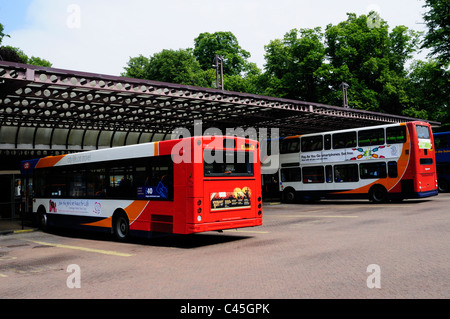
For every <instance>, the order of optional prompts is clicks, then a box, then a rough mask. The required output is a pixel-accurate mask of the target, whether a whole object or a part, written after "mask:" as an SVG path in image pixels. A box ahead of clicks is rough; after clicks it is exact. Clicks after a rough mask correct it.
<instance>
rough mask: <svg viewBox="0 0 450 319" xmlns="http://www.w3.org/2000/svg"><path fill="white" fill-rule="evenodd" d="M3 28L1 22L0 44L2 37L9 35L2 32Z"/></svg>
mask: <svg viewBox="0 0 450 319" xmlns="http://www.w3.org/2000/svg"><path fill="white" fill-rule="evenodd" d="M3 30H4V28H3V24H1V23H0V44H2V41H3V38H4V37H8V38H9V35H8V34H5V33H4V32H3Z"/></svg>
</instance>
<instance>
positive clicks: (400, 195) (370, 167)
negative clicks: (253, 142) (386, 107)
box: [279, 121, 437, 203]
mask: <svg viewBox="0 0 450 319" xmlns="http://www.w3.org/2000/svg"><path fill="white" fill-rule="evenodd" d="M279 185H280V191H281V192H282V199H283V201H285V202H294V201H301V200H316V199H322V198H331V199H344V198H350V199H356V198H364V199H369V200H371V201H373V202H377V203H379V202H386V201H387V200H389V199H397V200H402V199H405V198H419V197H428V196H434V195H437V178H436V163H435V155H434V142H433V134H432V130H431V127H430V125H429V124H428V123H425V122H419V121H415V122H408V123H401V124H389V125H380V126H373V127H364V128H359V129H350V130H340V131H332V132H324V133H318V134H307V135H301V136H292V137H287V138H284V139H282V140H281V142H280V169H279Z"/></svg>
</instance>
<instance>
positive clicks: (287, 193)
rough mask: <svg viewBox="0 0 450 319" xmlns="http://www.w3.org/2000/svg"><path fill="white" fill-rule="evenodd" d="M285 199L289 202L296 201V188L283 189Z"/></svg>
mask: <svg viewBox="0 0 450 319" xmlns="http://www.w3.org/2000/svg"><path fill="white" fill-rule="evenodd" d="M283 201H284V202H285V203H288V204H292V203H294V202H295V190H294V189H293V188H287V189H285V190H284V191H283Z"/></svg>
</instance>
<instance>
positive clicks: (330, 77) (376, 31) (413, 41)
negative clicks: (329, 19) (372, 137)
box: [321, 12, 419, 114]
mask: <svg viewBox="0 0 450 319" xmlns="http://www.w3.org/2000/svg"><path fill="white" fill-rule="evenodd" d="M374 14H375V13H373V12H372V13H370V14H369V16H366V15H361V16H359V17H358V16H356V15H355V14H353V13H351V14H348V18H347V20H346V21H343V22H341V23H339V24H338V25H331V24H330V25H328V26H327V28H326V31H325V44H326V54H327V59H328V60H329V61H330V62H329V65H325V66H324V67H323V69H324V71H322V72H321V74H322V75H323V77H324V78H325V79H326V81H327V82H328V86H329V87H330V88H331V90H330V93H329V94H327V95H325V96H324V97H325V99H324V100H323V101H322V102H324V103H330V104H335V105H336V104H338V103H339V101H338V99H337V98H338V97H340V99H341V100H342V94H339V93H340V89H339V84H340V83H341V82H342V81H345V82H346V83H348V84H349V85H350V89H349V90H348V100H349V104H350V106H351V107H355V108H359V109H365V110H372V111H379V112H380V111H381V112H387V113H392V114H401V113H402V111H403V109H404V108H405V106H406V105H407V104H408V102H409V100H408V96H407V94H406V91H405V90H406V85H407V82H406V81H405V76H406V70H405V63H406V61H408V59H410V58H411V56H412V53H413V52H414V51H415V50H416V48H417V45H418V40H419V34H418V33H416V32H414V31H412V30H409V29H408V28H406V27H404V26H398V27H395V28H393V30H392V31H391V32H389V26H388V24H387V22H386V21H384V20H382V19H381V18H379V17H377V21H376V23H375V24H372V23H370V18H371V17H372V16H373V15H374Z"/></svg>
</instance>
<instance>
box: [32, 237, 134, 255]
mask: <svg viewBox="0 0 450 319" xmlns="http://www.w3.org/2000/svg"><path fill="white" fill-rule="evenodd" d="M28 241H29V242H32V243H35V244H39V245H44V246H52V247H57V248H66V249H75V250H81V251H87V252H90V253H97V254H103V255H111V256H119V257H131V256H133V255H131V254H126V253H119V252H117V251H111V250H102V249H92V248H87V247H80V246H69V245H61V244H51V243H45V242H42V241H36V240H28Z"/></svg>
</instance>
